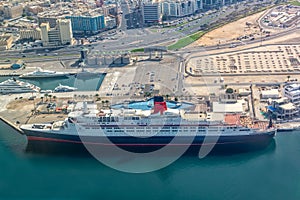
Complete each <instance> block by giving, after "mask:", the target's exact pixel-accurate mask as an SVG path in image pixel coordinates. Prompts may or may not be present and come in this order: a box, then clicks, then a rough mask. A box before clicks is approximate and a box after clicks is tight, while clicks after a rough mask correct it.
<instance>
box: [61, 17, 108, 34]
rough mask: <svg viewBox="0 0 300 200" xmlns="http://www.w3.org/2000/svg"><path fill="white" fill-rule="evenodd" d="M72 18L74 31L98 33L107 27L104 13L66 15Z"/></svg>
mask: <svg viewBox="0 0 300 200" xmlns="http://www.w3.org/2000/svg"><path fill="white" fill-rule="evenodd" d="M66 18H67V19H70V20H71V23H72V30H73V32H74V33H75V32H87V33H97V32H99V31H101V30H102V29H104V28H105V22H104V15H102V14H99V15H93V16H82V15H80V16H66Z"/></svg>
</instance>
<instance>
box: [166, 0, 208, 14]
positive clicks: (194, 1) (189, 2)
mask: <svg viewBox="0 0 300 200" xmlns="http://www.w3.org/2000/svg"><path fill="white" fill-rule="evenodd" d="M198 2H199V1H198V0H177V1H173V0H167V1H164V2H162V3H161V4H162V13H163V14H164V15H165V16H170V17H184V16H188V15H192V14H194V13H195V12H196V11H197V10H199V9H200V8H199V6H201V5H202V4H201V3H200V4H199V6H198Z"/></svg>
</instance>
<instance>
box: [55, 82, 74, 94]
mask: <svg viewBox="0 0 300 200" xmlns="http://www.w3.org/2000/svg"><path fill="white" fill-rule="evenodd" d="M75 90H77V88H75V87H70V86H67V85H62V84H59V85H58V86H57V87H56V88H55V89H54V92H73V91H75Z"/></svg>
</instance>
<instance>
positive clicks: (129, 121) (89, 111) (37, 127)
mask: <svg viewBox="0 0 300 200" xmlns="http://www.w3.org/2000/svg"><path fill="white" fill-rule="evenodd" d="M81 103H82V107H81V109H77V110H74V111H72V112H70V113H69V115H68V117H67V118H66V119H65V120H64V121H57V122H54V123H44V124H25V125H22V126H21V127H20V128H21V129H22V130H23V132H24V134H25V135H26V136H27V138H28V145H31V146H32V147H33V148H34V149H39V148H47V149H51V146H52V147H53V146H54V147H55V148H57V149H56V150H58V148H60V145H64V144H65V145H67V146H68V148H69V147H70V146H72V147H74V146H77V147H78V146H83V145H82V144H84V146H85V147H86V145H88V146H92V147H101V148H108V149H109V147H111V146H114V147H115V146H117V147H120V148H121V149H125V150H128V151H133V152H151V151H154V150H158V149H160V148H163V147H164V146H169V147H171V148H174V149H176V148H182V147H185V146H186V147H187V149H191V150H192V151H195V149H196V150H199V149H200V147H201V146H203V145H213V146H214V147H213V148H218V147H221V148H225V149H233V150H237V151H241V150H251V149H257V148H264V147H266V146H267V145H268V144H269V143H270V141H271V140H272V138H273V137H274V135H275V133H276V129H275V128H274V127H273V125H272V123H269V124H268V123H266V125H259V123H258V124H249V123H248V121H247V124H243V122H242V121H243V120H242V118H243V117H242V116H240V115H223V116H224V118H223V119H221V118H220V115H218V114H216V115H217V116H214V114H213V113H210V114H207V115H206V118H201V117H199V116H198V117H196V118H195V117H194V118H191V117H190V116H189V114H188V112H187V111H185V110H180V109H169V108H167V105H166V102H165V101H164V100H163V97H160V96H157V97H154V107H153V109H152V110H136V109H109V110H100V111H99V110H98V109H97V108H96V105H92V107H91V105H88V104H87V103H86V102H81ZM60 149H61V148H60ZM64 149H67V148H66V147H64Z"/></svg>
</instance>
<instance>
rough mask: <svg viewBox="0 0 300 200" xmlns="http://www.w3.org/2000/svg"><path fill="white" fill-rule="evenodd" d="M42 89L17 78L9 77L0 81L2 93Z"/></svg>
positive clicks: (0, 91)
mask: <svg viewBox="0 0 300 200" xmlns="http://www.w3.org/2000/svg"><path fill="white" fill-rule="evenodd" d="M40 90H41V89H40V88H39V87H37V86H35V85H33V84H31V83H27V82H23V81H20V80H16V79H8V80H6V81H3V82H1V83H0V93H2V94H10V93H28V92H39V91H40Z"/></svg>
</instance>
